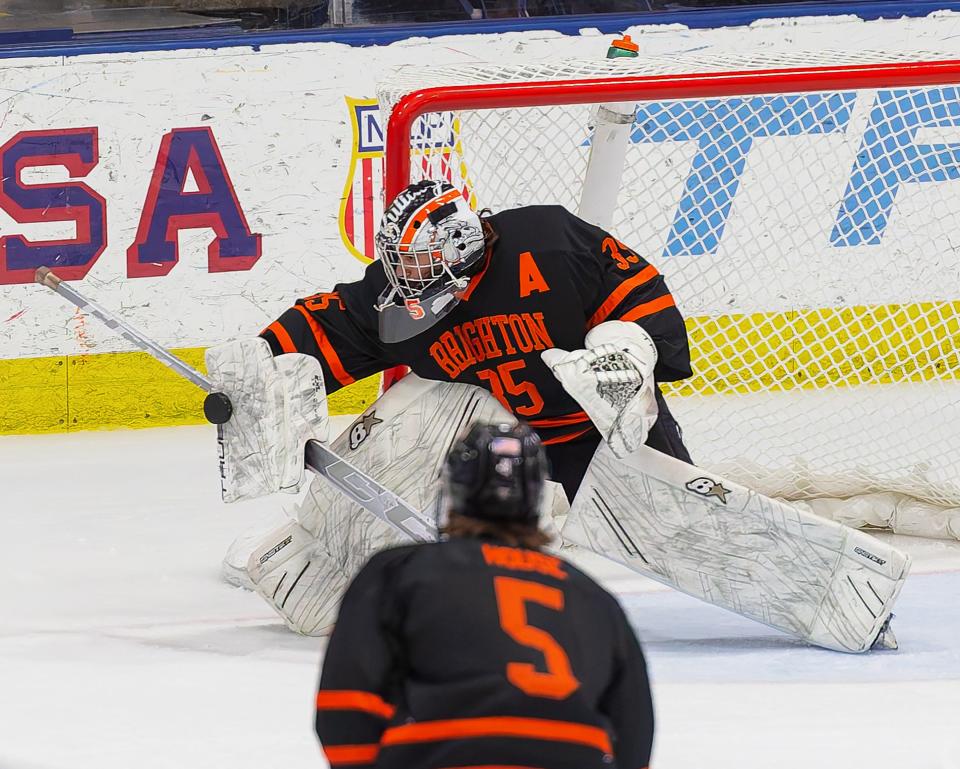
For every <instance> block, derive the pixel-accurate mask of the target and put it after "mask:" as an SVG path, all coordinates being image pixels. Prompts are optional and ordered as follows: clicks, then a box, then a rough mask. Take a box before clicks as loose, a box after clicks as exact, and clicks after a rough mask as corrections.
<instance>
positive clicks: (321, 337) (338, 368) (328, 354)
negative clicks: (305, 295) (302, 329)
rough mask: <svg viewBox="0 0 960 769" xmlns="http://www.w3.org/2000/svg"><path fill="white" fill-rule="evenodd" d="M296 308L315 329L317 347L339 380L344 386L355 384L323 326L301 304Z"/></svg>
mask: <svg viewBox="0 0 960 769" xmlns="http://www.w3.org/2000/svg"><path fill="white" fill-rule="evenodd" d="M294 308H295V309H297V310H299V311H300V314H301V315H303V317H304V318H306V319H307V324H308V325H309V326H310V330H311V331H313V338H314V339H316V340H317V347H319V348H320V352H321V354H322V355H323V357H324V360H326V361H327V365H328V366H329V367H330V371H332V372H333V375H334V376H335V377H336V379H337V381H338V382H339V383H340V384H342V385H344V386H346V385H349V384H353V383H354V381H355V380H354V378H353V377H352V376H350V375H349V374H348V373H347V370H346V369H345V368H344V367H343V364H342V363H341V362H340V357H339V356H338V355H337V351H336V350H334V349H333V345H332V344H330V340H329V339H327V334H326V332H325V331H324V330H323V326H321V325H320V324H319V323H317V321H316V319H314V317H313V316H312V315H311V314H310V313H309V312H307V311H306V309H304V308H303V307H301V306H300V305H299V304H295V305H294Z"/></svg>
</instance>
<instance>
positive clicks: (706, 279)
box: [380, 51, 960, 506]
mask: <svg viewBox="0 0 960 769" xmlns="http://www.w3.org/2000/svg"><path fill="white" fill-rule="evenodd" d="M937 60H945V57H944V56H943V55H939V54H936V53H923V54H916V53H914V54H911V55H909V56H907V55H894V54H888V53H876V52H862V51H861V52H855V53H852V52H840V53H838V52H818V53H804V54H801V53H795V54H773V53H764V54H758V55H751V56H749V57H744V58H742V59H734V58H732V57H729V56H728V57H725V58H708V57H694V58H682V57H671V58H640V59H636V60H624V59H618V60H610V61H599V62H592V61H591V62H582V61H568V62H562V63H537V64H529V65H518V66H505V67H497V66H494V65H489V66H483V65H477V64H471V65H469V66H460V67H452V68H444V69H405V70H401V71H400V72H398V73H397V74H396V75H395V76H394V77H392V78H391V79H390V80H388V81H387V82H385V83H384V84H383V86H382V88H381V90H380V99H381V109H382V110H384V121H385V122H386V118H387V117H388V115H389V113H390V111H391V110H392V109H393V108H394V107H395V106H396V105H397V104H398V102H399V101H400V100H401V99H403V98H405V97H406V96H407V95H408V94H410V93H411V92H413V91H415V90H417V89H421V88H431V87H438V86H469V85H471V84H479V83H502V82H512V83H526V82H538V83H545V82H554V83H559V82H560V81H570V80H585V81H596V80H598V79H610V78H616V77H624V76H633V75H670V74H672V75H683V74H696V73H705V72H724V73H727V72H740V73H749V72H751V71H756V70H771V69H778V70H779V69H790V68H803V69H805V70H810V71H811V72H813V71H814V70H816V68H822V67H833V66H840V65H858V64H871V63H891V64H900V65H902V68H903V71H907V70H908V69H909V68H911V67H912V66H913V65H914V62H933V61H937ZM958 71H960V70H958ZM813 76H815V74H814V75H813ZM762 78H763V75H760V76H759V79H762ZM958 82H960V75H957V76H954V77H952V78H949V77H948V78H946V79H945V82H943V83H938V84H933V85H925V86H898V87H889V88H888V87H881V88H870V89H859V90H858V89H857V88H856V87H855V86H851V87H850V88H849V89H847V88H845V87H843V86H842V85H836V84H834V85H831V88H830V90H813V91H808V90H807V86H803V85H799V86H797V87H798V89H800V90H799V91H798V92H792V93H784V92H776V93H762V94H754V95H750V93H749V92H750V91H757V90H761V88H759V87H757V86H755V85H751V86H748V87H746V89H745V90H746V91H747V92H748V93H746V94H745V95H742V96H736V95H734V96H722V97H713V96H711V95H709V93H706V94H705V95H704V96H702V97H698V98H691V99H683V100H672V101H641V102H639V104H638V112H637V117H636V120H635V122H634V123H633V125H632V128H631V129H630V142H629V145H628V148H627V161H626V167H625V170H624V173H623V176H622V178H621V179H620V181H619V196H618V201H617V206H616V209H615V210H614V211H613V212H612V218H611V225H610V229H611V230H612V232H613V233H614V234H615V235H616V236H617V237H618V238H619V239H620V240H622V241H624V242H625V243H627V244H628V245H630V246H631V247H633V248H634V249H636V250H638V251H639V252H640V253H642V254H644V255H645V256H646V257H647V258H648V259H649V260H650V261H652V262H653V263H654V264H655V265H656V266H657V267H658V268H659V269H660V270H661V271H662V272H663V273H664V274H665V276H666V277H667V280H668V283H669V284H670V286H671V288H672V290H673V292H674V294H675V296H676V297H677V301H678V305H679V306H680V308H681V310H682V311H683V313H684V315H685V317H686V318H687V319H688V329H689V332H690V337H691V344H692V348H693V356H694V367H695V376H694V378H693V379H691V380H688V381H687V382H684V383H678V384H677V385H675V386H671V387H669V388H666V389H667V392H668V397H669V400H670V403H671V407H672V409H673V410H674V412H675V413H676V415H677V418H678V420H679V421H680V423H681V425H682V427H683V429H684V436H685V439H686V441H687V443H688V445H689V446H690V449H691V453H692V455H693V457H694V460H695V461H696V462H698V463H699V464H702V465H703V466H705V467H712V468H714V469H716V470H717V471H719V472H723V473H725V474H727V475H728V476H730V477H731V478H733V479H734V480H738V481H741V482H743V483H745V484H747V485H752V486H754V487H756V488H758V489H759V490H761V491H764V492H766V493H768V494H775V495H786V496H789V497H794V498H797V497H804V496H814V495H822V494H828V495H838V496H848V495H851V494H856V493H862V492H865V491H872V490H894V491H902V492H905V493H908V494H911V495H913V496H917V497H920V498H922V499H926V500H928V501H931V502H935V503H938V504H944V505H952V506H960V482H958V473H960V471H958V468H960V382H958V379H957V372H958V371H960V362H958V349H960V253H958V249H960V86H957V85H956V83H958ZM595 110H596V105H593V104H590V103H585V104H577V105H573V106H569V105H568V106H550V105H546V106H529V107H528V106H521V107H514V108H509V109H499V108H498V109H485V108H472V109H455V110H453V111H444V112H441V113H428V114H426V115H425V116H424V117H423V118H421V119H420V120H419V121H418V122H417V123H416V124H415V125H414V130H413V135H412V136H411V137H410V141H409V152H410V155H411V161H412V162H411V176H412V178H413V179H417V178H422V177H424V176H431V177H434V178H446V179H450V180H453V181H454V182H455V183H458V184H460V185H462V187H463V188H464V190H465V192H466V194H467V196H468V198H469V199H470V201H471V203H472V204H473V205H475V206H476V207H478V208H486V207H489V208H491V209H493V210H495V211H496V210H502V209H504V208H510V207H514V206H520V205H528V204H532V203H561V204H563V205H565V206H567V207H568V208H570V210H572V211H574V212H576V211H577V210H578V206H579V203H580V196H581V188H582V180H583V177H584V172H585V170H586V164H587V158H588V156H589V151H590V146H589V140H590V136H591V132H590V125H591V122H592V119H593V115H594V113H595ZM389 168H390V165H389V162H388V173H389ZM611 183H616V182H614V181H611Z"/></svg>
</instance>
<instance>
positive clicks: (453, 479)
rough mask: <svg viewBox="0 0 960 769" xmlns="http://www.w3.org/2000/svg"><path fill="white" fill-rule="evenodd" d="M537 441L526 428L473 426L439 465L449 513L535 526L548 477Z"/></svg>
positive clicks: (496, 425) (487, 425) (481, 423)
mask: <svg viewBox="0 0 960 769" xmlns="http://www.w3.org/2000/svg"><path fill="white" fill-rule="evenodd" d="M547 467H548V464H547V455H546V452H545V451H544V448H543V444H542V443H541V442H540V437H539V436H538V435H537V434H536V433H535V432H534V431H533V430H531V429H530V428H529V427H528V426H527V425H525V424H507V423H494V424H486V423H483V422H478V423H476V424H474V425H473V426H472V427H471V428H470V429H469V430H468V431H467V433H466V434H465V435H464V436H462V437H461V438H460V439H459V440H458V441H457V442H456V443H455V444H454V445H453V448H452V449H450V453H449V454H448V455H447V460H446V464H445V466H444V482H445V486H446V496H447V504H448V506H449V511H450V512H451V513H456V514H457V515H463V516H466V517H468V518H478V519H481V520H489V521H497V522H502V523H508V522H509V523H526V524H531V525H536V523H537V518H538V515H539V508H540V497H541V496H542V493H543V482H544V480H545V479H546V477H547V472H548V470H547Z"/></svg>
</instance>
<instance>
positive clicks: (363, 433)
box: [249, 374, 565, 635]
mask: <svg viewBox="0 0 960 769" xmlns="http://www.w3.org/2000/svg"><path fill="white" fill-rule="evenodd" d="M476 420H484V421H494V420H496V421H504V422H508V423H513V422H515V421H516V420H515V418H514V417H513V416H512V415H511V414H510V413H509V412H508V411H506V410H505V409H504V408H503V406H501V405H500V403H499V402H498V401H497V400H496V399H495V398H494V397H493V396H492V395H490V393H488V392H487V391H486V390H482V389H480V388H478V387H474V386H472V385H462V384H451V383H448V382H431V381H426V380H423V379H420V378H418V377H416V376H414V375H412V374H408V375H407V376H405V377H404V378H403V379H401V380H400V381H399V382H398V383H397V384H396V385H394V386H393V387H392V388H390V390H388V391H387V392H386V393H385V394H384V395H383V396H382V397H381V398H380V399H379V400H377V401H376V402H375V403H373V404H371V406H370V407H369V408H368V409H367V410H366V411H365V412H364V413H363V414H361V415H360V416H359V417H357V419H356V420H355V421H354V422H353V423H352V424H351V425H350V426H349V427H348V428H347V429H346V430H344V432H343V433H342V434H341V435H340V436H338V437H337V438H336V439H335V440H334V441H333V442H332V443H331V448H332V449H333V450H334V451H336V452H337V454H339V455H340V456H342V457H343V458H344V459H346V460H347V461H348V462H350V463H351V464H352V465H353V466H354V467H356V468H357V469H358V470H361V471H363V472H365V473H367V474H368V475H370V476H371V477H373V478H376V479H377V481H379V482H380V483H381V484H383V486H384V487H386V488H387V489H389V490H390V491H392V492H393V493H394V494H396V495H397V496H399V497H402V498H403V499H404V500H406V501H407V502H408V503H410V504H411V505H413V506H414V507H416V508H417V509H419V510H422V511H425V512H429V513H430V514H431V515H436V512H437V510H438V507H439V504H440V489H441V477H440V471H441V468H442V467H443V463H444V460H445V459H446V455H447V453H448V452H449V450H450V447H451V446H452V444H453V442H454V440H456V438H457V437H459V436H460V435H461V433H463V431H464V430H466V428H467V427H468V426H469V425H470V424H472V423H473V422H474V421H476ZM561 495H562V488H561ZM564 499H565V497H564ZM295 516H296V519H297V520H296V522H295V523H294V525H295V526H296V527H297V529H298V530H299V531H300V532H304V533H303V534H302V535H300V536H303V537H306V538H307V539H308V540H309V546H308V547H307V546H305V547H303V548H301V549H298V548H290V546H287V547H285V548H284V550H286V554H284V555H283V556H282V557H284V558H288V559H292V558H293V557H294V556H293V554H294V553H300V554H299V555H297V556H296V557H297V558H298V559H299V560H297V561H296V563H293V561H292V560H291V562H290V563H289V564H288V563H286V562H283V571H286V572H296V573H294V574H293V576H297V575H298V574H299V571H300V570H302V571H303V574H302V576H300V578H299V580H298V582H297V585H296V587H295V588H294V589H293V592H292V593H291V594H290V597H289V598H286V599H285V600H286V604H285V605H282V601H277V600H276V599H275V598H274V597H273V591H274V590H276V589H278V588H277V585H278V584H280V583H279V576H277V574H274V575H273V576H272V577H270V576H268V575H269V574H270V573H272V572H268V571H266V570H265V568H264V567H262V566H259V565H258V564H259V558H261V557H262V554H263V553H264V552H268V551H270V549H271V548H272V547H274V546H275V545H276V542H274V543H273V544H271V542H270V541H264V542H263V543H262V544H261V545H260V546H258V548H257V550H256V551H255V552H254V554H253V555H252V556H251V558H250V560H249V564H250V570H251V573H250V577H251V580H252V582H253V583H254V584H255V585H256V590H257V592H259V593H260V594H261V595H262V596H263V597H264V598H265V599H266V600H267V601H268V602H269V603H270V604H271V605H272V606H274V608H275V609H276V610H277V611H278V613H280V615H281V616H282V617H283V619H284V621H285V622H286V623H287V625H288V626H290V628H291V629H293V630H296V631H297V632H298V633H304V634H307V635H322V634H324V633H326V632H327V631H328V630H329V628H330V627H332V626H333V623H334V621H335V619H336V611H337V607H338V605H339V601H340V598H341V597H342V595H343V592H344V590H346V587H347V585H348V584H349V582H350V580H351V579H352V578H353V576H354V575H355V574H356V573H357V571H359V570H360V567H361V566H362V565H363V564H364V562H365V561H366V560H367V558H368V557H369V556H370V555H372V554H373V553H374V552H376V551H377V550H381V549H383V548H385V547H389V546H391V545H396V544H401V543H405V542H407V541H408V540H407V538H406V536H405V535H403V534H401V533H399V532H398V531H397V530H396V529H394V528H393V527H392V526H390V525H389V524H387V523H385V522H384V521H382V520H380V519H379V518H376V517H375V516H373V515H372V514H371V513H369V512H367V511H366V510H364V509H363V508H362V507H360V506H359V505H358V504H357V503H356V502H354V501H353V500H351V499H349V498H348V497H346V496H345V495H343V494H342V493H341V492H340V491H338V490H337V489H336V488H334V487H333V486H332V485H331V484H330V483H328V482H327V481H326V480H325V479H324V478H322V477H314V478H313V480H312V481H311V483H310V486H309V487H308V489H307V490H306V492H305V496H304V497H303V500H302V501H301V502H300V504H299V505H298V506H297V508H296V510H295ZM276 538H277V537H276V536H272V537H271V539H276ZM281 539H282V538H281ZM295 541H296V538H295ZM258 553H260V555H258ZM268 560H273V559H272V558H271V559H268ZM275 563H276V564H280V563H281V562H280V561H279V560H277V561H276V562H275ZM265 580H266V581H265ZM289 584H290V583H289V582H285V583H284V585H286V586H287V587H286V588H284V587H283V586H282V585H281V587H280V588H279V590H280V593H278V595H280V594H281V593H283V591H284V590H285V589H289Z"/></svg>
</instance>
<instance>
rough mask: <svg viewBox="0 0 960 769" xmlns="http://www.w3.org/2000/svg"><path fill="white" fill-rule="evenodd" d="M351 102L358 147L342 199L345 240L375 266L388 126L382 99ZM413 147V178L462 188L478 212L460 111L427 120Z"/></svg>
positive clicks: (418, 126) (420, 124) (421, 122)
mask: <svg viewBox="0 0 960 769" xmlns="http://www.w3.org/2000/svg"><path fill="white" fill-rule="evenodd" d="M346 102H347V109H348V111H349V113H350V125H351V128H352V132H353V144H352V148H351V149H352V152H351V156H350V168H349V170H348V172H347V181H346V184H345V185H344V188H343V195H342V197H341V199H340V237H341V239H342V240H343V244H344V246H346V248H347V250H348V251H349V252H350V253H351V254H353V256H355V257H356V258H357V259H359V260H361V261H362V262H370V261H371V260H373V259H374V258H375V257H376V252H375V250H374V245H373V238H374V235H375V234H376V231H377V226H378V225H379V223H380V218H381V217H382V216H383V168H384V164H383V157H384V126H383V123H382V121H381V119H380V107H379V105H378V103H377V100H376V99H354V98H351V97H349V96H348V97H346ZM410 146H411V150H410V151H411V153H412V157H411V164H410V165H411V169H410V170H411V175H412V177H413V180H416V179H444V180H446V181H448V182H450V183H451V184H453V185H454V186H455V187H457V188H459V189H460V190H461V191H462V193H463V196H464V198H465V199H466V200H467V202H469V203H470V205H471V207H473V208H476V201H475V196H474V195H473V193H472V192H471V185H470V184H469V179H468V174H467V168H466V164H465V162H464V160H463V155H462V152H461V146H460V131H459V121H458V119H457V118H456V116H455V115H454V113H450V112H447V113H431V114H429V115H425V116H424V117H422V118H421V119H420V120H419V121H418V122H417V124H416V126H415V128H414V130H413V135H412V136H411V144H410Z"/></svg>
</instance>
